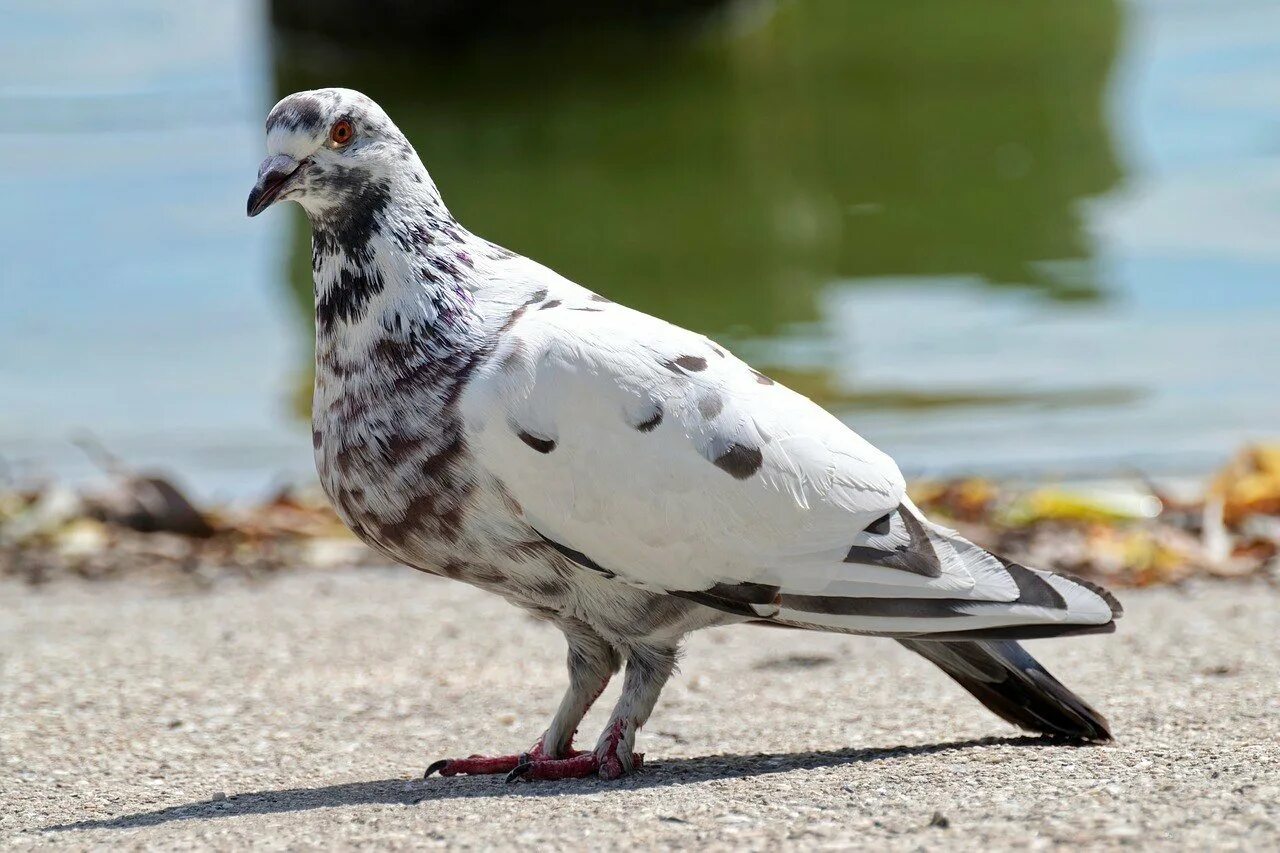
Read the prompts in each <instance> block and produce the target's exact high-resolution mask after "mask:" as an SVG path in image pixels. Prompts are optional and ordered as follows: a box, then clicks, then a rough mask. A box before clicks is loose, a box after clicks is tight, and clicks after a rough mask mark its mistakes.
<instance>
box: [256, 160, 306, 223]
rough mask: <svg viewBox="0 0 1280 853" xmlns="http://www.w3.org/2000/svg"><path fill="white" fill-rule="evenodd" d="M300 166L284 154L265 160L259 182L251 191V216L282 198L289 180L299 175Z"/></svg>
mask: <svg viewBox="0 0 1280 853" xmlns="http://www.w3.org/2000/svg"><path fill="white" fill-rule="evenodd" d="M300 165H301V164H300V163H299V162H298V161H297V160H295V159H293V158H292V157H287V156H285V155H284V154H272V155H271V156H270V157H268V158H267V159H265V160H263V161H262V165H261V166H259V167H258V182H257V183H256V184H254V185H253V189H252V190H250V191H249V204H248V205H247V209H248V213H249V215H250V216H257V215H258V214H259V213H261V212H262V211H264V210H266V209H267V208H268V207H270V206H271V205H272V204H273V203H274V202H275V200H276V199H277V198H279V197H280V193H282V192H284V190H285V187H286V186H287V185H288V184H289V179H290V178H292V177H293V176H294V175H296V174H297V173H298V167H299V166H300Z"/></svg>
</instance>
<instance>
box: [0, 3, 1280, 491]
mask: <svg viewBox="0 0 1280 853" xmlns="http://www.w3.org/2000/svg"><path fill="white" fill-rule="evenodd" d="M635 5H640V4H628V3H622V2H605V3H578V2H574V0H556V2H553V3H549V4H545V5H539V6H536V7H535V6H531V5H530V4H522V3H516V2H511V0H492V1H491V2H482V3H479V4H474V3H470V4H469V3H463V2H460V0H432V2H424V3H410V2H407V0H406V2H398V0H367V2H365V3H363V4H360V10H361V12H360V14H359V15H353V13H352V8H351V6H350V4H345V3H338V2H332V0H275V2H268V0H223V2H217V3H174V2H169V1H168V0H119V2H113V3H110V4H104V3H97V2H89V0H84V2H54V3H49V2H40V1H39V0H6V2H4V3H3V4H2V5H0V18H2V20H0V49H2V50H3V52H4V55H5V56H6V58H7V61H6V63H5V64H4V68H3V70H0V107H2V108H3V115H4V117H5V118H4V121H3V123H2V124H0V139H2V140H3V156H0V197H2V198H3V199H4V202H5V203H4V204H3V205H0V290H2V291H3V303H2V304H3V306H4V308H3V310H2V311H0V457H2V458H3V460H4V462H5V465H6V467H7V469H8V470H9V472H10V473H11V474H15V472H16V475H21V476H50V477H56V478H59V479H66V480H73V481H74V480H76V479H77V478H81V477H84V476H86V475H87V474H89V473H92V472H93V468H92V466H91V463H90V462H89V461H88V460H87V459H86V457H85V456H84V455H83V454H81V453H80V452H79V451H78V450H77V449H76V448H75V446H74V445H73V444H72V443H71V438H72V437H73V436H75V435H76V434H78V433H79V432H80V431H83V430H90V431H91V432H92V433H93V434H94V435H95V436H96V437H97V438H98V439H99V440H100V441H101V442H102V443H103V444H105V445H106V446H108V447H110V448H112V449H113V450H114V451H115V452H116V453H118V454H120V455H121V456H122V457H125V458H127V459H130V460H132V461H135V462H139V463H145V464H149V465H157V466H160V467H163V468H167V469H169V470H172V471H175V472H178V473H179V474H180V476H181V477H182V478H183V480H184V482H186V483H188V484H190V485H192V486H193V487H194V488H195V491H196V492H197V493H198V494H201V495H202V496H205V497H234V496H237V495H245V494H252V493H259V492H261V491H262V490H265V489H266V488H268V486H269V485H270V484H272V483H279V482H281V481H282V480H283V481H288V482H295V483H309V482H311V481H312V480H313V478H314V474H313V473H312V467H311V450H310V442H309V440H308V439H307V433H308V427H307V424H306V419H307V411H308V408H307V407H308V399H309V393H310V381H311V375H310V369H311V368H310V359H311V346H312V337H311V336H312V328H311V281H310V272H309V233H308V230H307V228H306V223H305V221H304V220H303V218H302V216H301V214H300V211H299V210H297V209H296V208H294V207H291V206H287V205H286V206H282V207H281V208H278V209H274V210H272V211H271V212H270V213H269V214H268V215H266V216H263V217H261V218H259V219H255V220H252V221H250V220H249V219H247V218H246V217H245V214H244V201H245V197H246V195H247V193H248V190H249V187H250V185H251V184H252V182H253V179H254V176H255V172H256V168H257V164H258V162H259V161H260V159H261V157H262V156H263V153H264V141H263V133H262V123H263V119H264V118H265V116H266V113H267V111H268V109H269V108H270V106H271V105H272V104H273V103H274V102H275V101H276V100H277V99H278V98H279V97H281V96H282V95H285V94H287V93H289V92H292V91H296V90H299V89H306V88H313V87H317V86H329V85H341V86H350V87H353V88H357V89H361V90H363V91H365V92H366V93H367V94H369V95H370V96H372V97H373V98H375V99H376V100H378V101H379V102H380V103H381V104H382V105H383V106H384V107H385V108H386V109H387V111H388V112H389V113H390V114H391V115H392V117H393V118H394V119H395V120H396V121H397V122H398V123H399V124H400V126H401V127H402V128H403V129H404V130H405V132H406V133H407V134H408V135H409V137H410V138H411V140H412V141H413V142H414V144H415V145H416V146H417V148H418V150H419V152H420V153H421V154H422V156H423V159H424V161H425V162H426V164H427V166H428V168H429V169H430V170H431V172H432V174H433V176H434V177H435V179H436V181H437V183H438V184H439V185H440V187H441V190H442V192H443V194H444V196H445V199H446V201H447V202H448V203H449V205H450V206H451V208H452V209H453V211H454V213H455V214H456V215H457V216H458V218H459V219H460V220H461V221H462V222H463V223H465V224H466V225H467V226H468V227H470V228H471V229H472V230H474V231H476V232H478V233H480V234H483V235H484V236H486V237H489V238H490V239H493V240H494V241H496V242H499V243H501V244H503V245H506V246H508V247H510V248H512V249H514V250H516V251H519V252H521V253H523V254H526V255H529V256H532V257H533V258H535V259H538V260H540V261H542V262H544V263H546V264H548V265H550V266H552V267H554V268H555V269H557V270H558V271H560V272H561V273H563V274H565V275H567V276H568V277H570V278H572V279H575V280H577V281H578V282H580V283H582V284H584V285H586V286H588V287H590V288H592V289H594V290H596V291H598V292H600V293H603V294H606V295H608V296H609V297H611V298H613V299H615V300H617V301H621V302H625V303H628V304H630V305H632V306H634V307H636V308H640V309H642V310H645V311H649V312H652V313H655V314H658V315H661V316H663V317H665V318H667V319H669V320H672V321H674V322H676V323H679V324H682V325H685V326H688V327H690V328H693V329H695V330H698V331H700V332H704V333H706V334H708V335H711V336H713V337H715V338H717V339H719V340H721V341H723V342H725V343H726V344H728V345H730V346H731V347H733V348H734V350H735V351H736V352H737V353H738V354H739V355H741V356H742V357H744V358H746V359H748V360H751V361H752V362H753V363H755V364H756V365H757V366H759V367H761V368H762V369H764V370H766V371H768V372H769V373H771V374H773V375H775V376H777V377H778V378H779V379H782V380H784V381H786V382H788V383H789V384H791V385H793V387H795V388H797V390H800V391H802V392H804V393H806V394H809V395H810V396H812V397H814V398H815V399H817V400H818V401H819V402H821V403H823V404H824V405H825V406H827V407H828V408H830V409H831V410H832V411H834V412H835V413H837V414H838V415H839V416H840V417H842V418H844V419H845V420H846V421H847V422H848V423H850V424H851V425H853V426H854V427H855V428H857V429H858V430H859V431H860V432H861V433H862V434H863V435H865V436H867V437H868V438H869V439H871V440H872V441H873V442H875V443H876V444H878V445H879V446H880V447H882V448H883V449H885V450H886V451H888V452H890V453H891V454H893V455H894V456H895V457H896V458H897V459H898V460H899V462H900V463H901V465H902V467H903V468H904V470H905V471H907V472H908V473H909V474H911V475H926V476H935V477H936V476H950V475H952V474H955V473H961V472H971V471H978V472H982V473H984V474H988V475H997V476H1001V475H1029V476H1042V475H1053V476H1075V477H1086V476H1094V475H1107V474H1113V473H1116V472H1123V471H1132V470H1135V469H1137V470H1142V471H1145V472H1148V473H1153V474H1165V475H1167V474H1178V473H1181V472H1186V473H1199V472H1204V471H1208V470H1211V469H1213V468H1214V467H1216V466H1218V465H1219V464H1220V463H1221V462H1222V461H1223V460H1225V459H1226V458H1227V457H1228V456H1229V455H1230V454H1231V452H1232V451H1233V450H1235V449H1236V448H1237V447H1239V446H1240V445H1241V444H1243V443H1244V442H1246V441H1249V440H1256V439H1260V438H1264V437H1267V436H1269V435H1274V434H1275V433H1276V432H1277V431H1280V371H1278V369H1280V239H1277V237H1278V236H1280V158H1277V156H1276V155H1277V153H1280V120H1278V119H1277V116H1280V4H1276V3H1274V2H1270V0H1212V2H1210V0H1202V2H1189V1H1188V0H1158V1H1157V0H1073V2H1070V3H1042V2H1030V0H1027V1H1026V2H1010V0H965V2H956V0H913V2H910V3H902V2H897V0H859V2H849V0H792V1H791V2H766V0H664V2H661V3H655V4H648V5H647V6H646V11H645V13H644V14H643V15H641V14H638V13H637V12H635V10H634V8H633V7H634V6H635Z"/></svg>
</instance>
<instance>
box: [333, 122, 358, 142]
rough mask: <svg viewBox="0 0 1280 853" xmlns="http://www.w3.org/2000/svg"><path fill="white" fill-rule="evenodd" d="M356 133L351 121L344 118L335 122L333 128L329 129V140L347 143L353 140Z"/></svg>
mask: <svg viewBox="0 0 1280 853" xmlns="http://www.w3.org/2000/svg"><path fill="white" fill-rule="evenodd" d="M355 133H356V132H355V129H354V128H353V127H352V126H351V122H349V121H347V120H346V119H345V118H344V119H341V120H340V121H336V122H334V124H333V128H332V129H330V131H329V141H330V142H332V143H333V144H334V145H346V144H347V143H348V142H350V141H351V137H353V136H355Z"/></svg>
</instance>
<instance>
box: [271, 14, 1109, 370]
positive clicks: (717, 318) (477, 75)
mask: <svg viewBox="0 0 1280 853" xmlns="http://www.w3.org/2000/svg"><path fill="white" fill-rule="evenodd" d="M739 8H743V7H739ZM1121 24H1122V21H1121V15H1120V11H1119V9H1118V8H1117V5H1116V3H1115V2H1114V0H1073V2H1070V3H1039V2H1030V0H965V2H959V0H912V2H908V3H903V2H898V0H875V2H849V0H800V1H799V2H793V3H784V4H780V6H779V9H778V11H777V12H776V13H775V14H773V15H772V16H771V17H769V18H767V19H753V18H751V17H750V13H749V12H748V13H745V15H738V16H737V17H734V16H726V17H725V19H724V20H721V21H720V22H719V23H717V24H714V25H711V26H708V27H705V28H699V29H698V30H697V31H696V32H688V33H683V34H680V35H676V36H664V37H657V36H654V35H653V34H652V33H645V34H643V35H639V34H637V35H628V34H626V33H611V34H609V35H608V36H604V35H601V34H599V33H593V34H590V35H585V34H577V35H572V34H571V35H565V36H563V37H560V38H557V39H555V40H553V41H548V40H546V39H542V40H541V41H540V42H539V43H538V44H535V45H527V44H518V43H513V42H512V41H510V40H506V41H503V42H501V43H495V44H491V45H488V46H486V47H482V48H476V49H469V50H468V52H467V53H466V54H465V55H455V56H442V57H433V56H427V55H405V54H400V55H386V54H377V55H371V54H357V53H351V52H347V51H343V50H339V49H337V48H333V47H328V48H316V47H314V46H311V47H308V48H305V49H303V48H299V47H297V46H294V47H288V46H286V47H285V48H283V49H282V51H281V58H280V60H279V64H278V83H277V87H278V89H279V91H280V92H281V93H287V92H290V91H295V90H298V89H303V88H312V87H315V86H323V85H335V84H342V85H349V86H352V87H355V88H359V89H362V90H364V91H365V92H367V93H369V94H370V95H372V96H373V97H374V98H376V99H377V100H378V101H379V102H381V103H382V104H383V106H385V107H386V109H387V111H388V112H389V113H390V114H391V115H392V117H393V118H395V120H396V121H397V123H399V124H400V126H401V127H402V128H403V129H404V130H405V132H406V133H407V134H408V135H409V137H410V138H411V139H412V140H413V142H414V144H415V145H416V146H417V147H418V150H419V152H420V153H421V154H422V156H423V159H424V160H425V161H426V163H427V166H428V168H429V169H430V170H431V171H432V173H433V175H434V176H435V178H436V180H437V182H438V183H439V185H440V187H441V190H442V192H443V193H444V195H445V198H446V200H447V202H448V203H449V204H450V206H451V208H452V209H453V211H454V212H455V214H456V215H457V216H458V218H459V219H460V220H461V221H463V222H464V223H466V224H467V225H468V227H470V228H471V229H472V230H475V231H477V232H479V233H481V234H484V235H485V236H487V237H489V238H491V239H493V240H495V241H497V242H499V243H502V244H504V245H506V246H509V247H511V248H513V249H516V250H517V251H520V252H522V253H524V254H527V255H530V256H532V257H534V258H537V259H538V260H540V261H542V262H544V263H547V264H548V265H550V266H552V267H554V268H555V269H557V270H559V271H560V272H562V273H564V274H565V275H567V276H569V277H570V278H573V279H575V280H577V281H579V282H581V283H582V284H584V285H586V286H588V287H591V288H592V289H595V290H597V291H599V292H602V293H605V294H607V295H609V296H610V297H612V298H614V299H617V300H618V301H622V302H626V303H628V304H630V305H632V306H634V307H637V308H640V309H642V310H645V311H649V312H652V313H655V314H660V315H662V316H664V317H666V318H667V319H670V320H672V321H674V322H677V323H680V324H682V325H685V326H689V327H691V328H694V329H697V330H699V331H702V332H706V333H708V334H712V335H717V336H721V337H728V338H731V339H732V338H734V337H743V336H752V337H765V338H768V337H772V336H778V335H781V334H783V333H784V332H787V333H789V334H793V335H795V334H799V335H803V334H805V332H804V330H803V326H802V325H801V326H800V328H799V329H797V328H796V327H797V324H806V323H810V322H812V321H815V320H817V319H818V306H817V301H816V298H815V297H816V294H817V291H818V289H819V288H821V287H824V286H826V285H829V284H830V282H831V281H832V280H833V279H860V278H868V277H876V276H898V275H928V276H945V275H965V276H971V277H977V278H978V279H979V280H981V281H983V282H986V283H988V284H990V285H991V286H1000V287H1005V286H1012V287H1023V288H1032V289H1035V290H1037V291H1039V292H1042V293H1043V294H1045V296H1047V297H1049V298H1053V299H1062V300H1075V299H1097V298H1100V297H1101V296H1102V295H1104V294H1105V291H1106V287H1105V282H1103V281H1100V280H1099V277H1098V273H1097V271H1096V269H1095V268H1094V265H1093V263H1092V261H1091V248H1090V243H1089V238H1088V235H1087V234H1086V233H1085V232H1084V230H1083V228H1082V223H1081V216H1080V214H1079V210H1078V208H1079V205H1080V202H1081V201H1082V200H1083V199H1086V198H1089V197H1091V196H1095V195H1098V194H1101V193H1103V192H1105V191H1107V190H1108V189H1110V188H1112V187H1114V186H1115V185H1116V183H1117V182H1118V180H1119V179H1120V177H1121V172H1120V166H1119V164H1118V162H1117V158H1116V154H1115V152H1114V150H1113V145H1112V140H1111V137H1110V135H1109V132H1108V128H1107V123H1106V110H1105V93H1106V84H1107V79H1108V75H1109V73H1110V70H1111V66H1112V64H1113V62H1114V59H1115V56H1116V53H1117V48H1118V44H1119V41H1120V30H1121ZM296 232H297V233H296V238H295V239H296V245H295V248H294V251H293V263H292V265H291V284H292V287H293V289H294V293H295V295H296V298H297V301H298V304H299V306H300V309H301V310H300V315H301V316H303V317H306V318H310V316H311V282H310V265H309V242H308V240H309V237H308V236H307V233H306V229H305V227H303V226H302V223H301V222H300V221H299V223H298V227H297V229H296ZM1050 262H1051V263H1050ZM778 366H780V367H786V366H787V365H778ZM792 367H795V365H792ZM813 384H814V385H826V384H829V383H813Z"/></svg>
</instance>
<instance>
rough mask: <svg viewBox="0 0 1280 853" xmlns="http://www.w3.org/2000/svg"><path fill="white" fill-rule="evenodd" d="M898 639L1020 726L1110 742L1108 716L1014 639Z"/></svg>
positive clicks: (1043, 731) (1067, 736)
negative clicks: (1066, 684)
mask: <svg viewBox="0 0 1280 853" xmlns="http://www.w3.org/2000/svg"><path fill="white" fill-rule="evenodd" d="M899 642H900V643H902V645H904V646H906V647H907V648H908V649H911V650H912V651H913V652H916V653H917V654H920V655H921V656H923V657H925V658H927V659H928V660H930V661H932V662H933V663H935V664H937V665H938V666H939V667H941V669H942V671H943V672H945V673H946V674H947V675H949V676H951V677H952V678H953V679H955V681H956V683H958V684H959V685H960V686H961V687H963V688H964V689H965V690H967V691H969V693H971V694H972V695H973V696H974V698H976V699H977V700H978V701H979V702H981V703H982V704H983V705H986V706H987V708H989V709H990V710H991V711H992V712H994V713H995V714H996V715H998V716H1000V717H1002V718H1003V719H1005V720H1008V721H1009V722H1010V723H1013V724H1014V725H1015V726H1018V727H1019V728H1022V729H1026V730H1028V731H1033V732H1040V733H1042V734H1046V735H1053V736H1056V737H1064V738H1071V739H1073V740H1080V741H1090V742H1099V743H1100V742H1106V741H1109V740H1111V728H1110V726H1109V725H1108V724H1107V720H1106V718H1105V717H1103V716H1102V715H1101V714H1099V713H1098V712H1097V711H1095V710H1094V709H1093V708H1092V707H1090V706H1089V703H1087V702H1085V701H1084V700H1083V699H1081V698H1080V697H1079V696H1077V695H1076V694H1074V693H1072V692H1071V691H1070V690H1068V689H1067V687H1066V686H1065V685H1063V684H1062V682H1060V681H1058V679H1056V678H1054V677H1053V676H1052V675H1051V674H1050V673H1049V671H1048V670H1047V669H1045V668H1044V667H1043V666H1042V665H1041V664H1040V662H1039V661H1037V660H1036V659H1035V658H1033V657H1032V656H1031V655H1030V653H1028V652H1027V650H1026V649H1024V648H1023V647H1022V646H1020V645H1018V644H1017V643H1016V642H1013V641H1012V640H1002V641H990V640H988V641H980V642H973V641H964V642H948V641H930V640H899Z"/></svg>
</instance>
